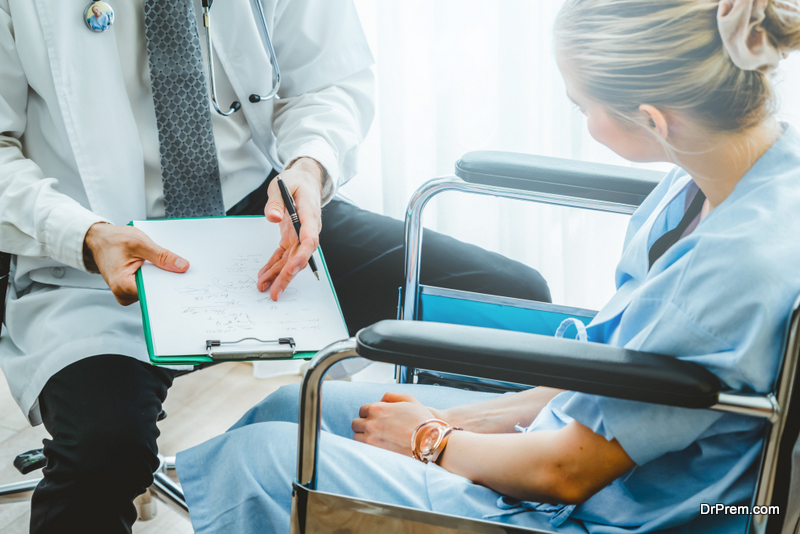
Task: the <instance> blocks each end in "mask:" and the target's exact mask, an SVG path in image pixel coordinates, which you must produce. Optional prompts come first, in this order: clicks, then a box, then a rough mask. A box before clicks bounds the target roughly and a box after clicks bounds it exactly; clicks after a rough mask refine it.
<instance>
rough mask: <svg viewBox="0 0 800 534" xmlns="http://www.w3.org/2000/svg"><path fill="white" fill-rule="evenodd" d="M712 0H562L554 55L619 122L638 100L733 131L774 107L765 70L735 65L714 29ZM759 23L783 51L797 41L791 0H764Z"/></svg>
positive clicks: (633, 112) (798, 23)
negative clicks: (747, 68) (762, 14)
mask: <svg viewBox="0 0 800 534" xmlns="http://www.w3.org/2000/svg"><path fill="white" fill-rule="evenodd" d="M718 7H719V0H714V1H709V0H567V1H566V3H565V4H564V6H563V8H562V9H561V12H560V13H559V15H558V19H557V21H556V27H555V38H556V47H557V50H558V53H559V57H560V60H561V61H562V63H563V64H565V65H566V66H567V68H568V69H569V73H570V80H571V81H572V82H573V83H574V84H576V85H577V87H578V89H579V90H580V91H581V92H582V93H583V94H584V95H586V96H587V97H588V98H591V99H592V100H594V101H596V102H599V103H600V104H602V105H603V106H604V107H605V108H606V109H607V111H608V112H609V113H611V114H613V115H615V116H617V117H618V118H619V119H621V120H622V121H623V122H635V123H641V121H642V120H644V119H642V118H641V116H640V114H639V113H638V108H639V105H640V104H651V105H653V106H655V107H656V108H658V109H660V110H661V111H662V112H667V113H669V112H674V113H678V114H680V115H681V116H683V117H686V118H687V119H688V120H690V121H692V122H693V123H695V124H697V125H698V126H700V127H701V128H703V129H705V130H707V131H710V132H738V131H742V130H745V129H748V128H750V127H752V126H756V125H758V124H760V123H761V122H762V121H764V120H765V119H767V118H768V117H770V116H772V115H773V114H774V113H775V108H776V104H775V94H774V90H773V85H772V81H771V78H770V77H769V76H768V75H765V74H763V73H761V72H758V71H746V70H742V69H740V68H739V67H737V66H736V65H734V64H733V62H732V61H731V59H730V56H729V55H728V53H727V51H726V50H725V47H724V45H723V43H722V39H721V37H720V34H719V30H718V29H717V9H718ZM762 27H763V28H764V30H765V31H766V32H767V34H768V38H769V40H770V42H771V43H772V44H774V45H775V46H776V47H778V48H779V50H780V51H781V52H783V53H784V54H788V53H789V52H791V51H793V50H797V49H800V8H798V4H797V0H770V3H769V6H768V7H767V9H766V19H765V21H764V23H763V24H762Z"/></svg>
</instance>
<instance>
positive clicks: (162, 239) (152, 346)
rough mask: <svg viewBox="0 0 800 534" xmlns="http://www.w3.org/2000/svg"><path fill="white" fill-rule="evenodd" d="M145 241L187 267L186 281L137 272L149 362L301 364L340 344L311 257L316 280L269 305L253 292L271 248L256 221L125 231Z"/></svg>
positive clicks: (267, 230) (335, 309) (271, 230)
mask: <svg viewBox="0 0 800 534" xmlns="http://www.w3.org/2000/svg"><path fill="white" fill-rule="evenodd" d="M129 224H130V225H131V226H134V227H137V228H140V229H141V230H142V231H144V232H145V233H146V234H147V235H148V236H150V237H151V238H152V239H153V241H155V242H156V243H158V244H159V245H160V246H163V247H165V248H167V249H169V250H171V251H173V252H175V253H176V254H178V255H180V256H181V257H183V258H186V259H187V260H189V263H190V267H189V270H188V271H187V272H186V273H183V274H181V273H168V272H166V271H162V270H161V269H158V268H157V267H155V266H154V265H152V264H150V263H149V262H148V263H145V264H144V265H143V266H142V267H141V268H140V269H139V270H138V271H137V272H136V285H137V289H138V293H139V304H140V307H141V312H142V323H143V325H144V337H145V341H146V344H147V351H148V354H149V356H150V361H151V362H152V363H154V364H156V365H187V364H188V365H200V364H202V363H207V362H221V361H264V360H287V359H308V358H311V357H313V356H314V354H316V353H317V351H319V350H320V349H322V348H324V347H325V346H327V345H328V344H330V343H333V342H335V341H339V340H342V339H346V338H348V337H349V335H348V330H347V326H346V324H345V321H344V316H343V314H342V311H341V307H340V306H339V301H338V298H337V297H336V292H335V290H334V287H333V284H332V282H331V280H330V275H329V273H328V266H327V264H326V263H325V258H324V256H323V255H322V251H321V250H317V252H315V256H317V264H318V266H319V267H318V268H319V275H320V280H319V281H317V280H316V278H315V277H314V275H313V274H312V273H311V271H310V269H308V268H306V269H304V270H302V271H301V272H300V273H299V274H298V275H297V276H296V277H295V279H294V280H293V281H292V283H291V284H290V286H289V287H288V288H287V289H286V291H285V292H284V294H283V295H282V296H281V298H279V300H278V301H277V302H274V301H272V300H271V298H270V297H269V292H265V293H261V292H259V291H258V289H257V288H256V287H255V286H256V277H257V273H258V270H259V269H260V268H261V267H262V266H263V265H265V264H266V262H267V261H268V260H269V258H270V257H271V256H272V253H273V251H274V250H275V245H276V243H278V242H279V240H280V230H279V227H278V225H276V224H272V223H269V222H268V221H267V220H266V218H265V217H262V216H243V217H200V218H191V219H161V220H151V221H132V222H131V223H129Z"/></svg>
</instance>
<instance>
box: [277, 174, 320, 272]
mask: <svg viewBox="0 0 800 534" xmlns="http://www.w3.org/2000/svg"><path fill="white" fill-rule="evenodd" d="M276 180H277V181H278V187H279V188H280V190H281V196H282V197H283V205H284V206H286V211H288V212H289V217H291V218H292V224H293V225H294V231H295V232H297V239H300V217H298V216H297V210H296V209H295V207H294V200H293V199H292V195H290V194H289V190H288V189H286V184H285V183H283V180H281V179H280V178H276ZM308 266H309V267H311V271H312V272H313V273H314V276H316V277H317V280H319V273H317V264H316V263H314V256H311V257H310V258H308Z"/></svg>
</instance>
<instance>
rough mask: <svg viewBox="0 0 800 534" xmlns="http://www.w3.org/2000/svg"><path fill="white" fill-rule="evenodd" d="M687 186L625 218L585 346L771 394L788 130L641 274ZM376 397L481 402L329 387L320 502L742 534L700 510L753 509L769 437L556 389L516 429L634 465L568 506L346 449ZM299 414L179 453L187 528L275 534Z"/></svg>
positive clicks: (798, 194) (265, 407) (729, 419)
mask: <svg viewBox="0 0 800 534" xmlns="http://www.w3.org/2000/svg"><path fill="white" fill-rule="evenodd" d="M693 187H694V186H693V181H692V180H691V178H690V177H689V176H688V175H687V173H686V172H684V171H682V170H681V169H675V170H673V171H672V172H670V173H669V174H668V175H667V176H666V177H665V178H664V180H663V181H662V182H661V183H660V184H659V185H658V186H657V187H656V188H655V190H654V191H653V192H652V193H651V194H650V196H648V198H647V199H646V200H645V201H644V203H643V204H642V205H641V207H640V208H639V210H638V211H637V212H636V213H635V214H634V216H633V217H632V219H631V222H630V226H629V230H628V234H627V236H626V241H625V247H624V251H623V255H622V259H621V260H620V263H619V266H618V269H617V274H616V284H617V288H618V291H617V292H616V294H615V295H614V297H613V298H612V299H611V300H610V301H609V303H608V304H607V305H606V306H605V307H604V308H603V309H602V310H601V311H600V312H599V313H598V315H597V317H596V318H595V319H594V321H593V322H592V323H591V324H590V325H589V328H588V333H589V336H590V340H591V341H593V342H599V343H607V344H610V345H616V346H622V347H627V348H630V349H635V350H641V351H647V352H655V353H662V354H671V355H674V356H676V357H678V358H681V359H686V360H690V361H694V362H698V363H700V364H702V365H704V366H705V367H707V368H709V369H710V370H711V371H713V372H714V373H715V374H716V375H717V376H718V377H719V378H720V379H721V380H722V381H723V382H724V384H725V385H726V386H727V387H729V388H731V389H733V390H737V391H747V392H759V393H764V392H767V391H769V390H770V389H771V388H772V385H773V382H774V380H775V376H776V374H777V370H778V368H779V361H780V358H781V349H782V341H783V334H784V331H785V329H786V326H787V323H788V318H789V315H790V312H791V309H792V305H793V303H794V301H795V298H796V297H797V296H798V294H799V293H800V269H798V267H797V266H798V265H800V243H798V240H797V236H798V235H800V136H798V133H797V132H796V131H795V130H794V129H792V128H787V130H786V132H785V133H784V135H783V136H782V137H781V138H780V139H779V140H778V141H777V142H776V143H775V144H774V145H773V146H772V147H771V148H770V150H769V151H768V152H767V153H766V154H765V155H764V156H763V157H762V158H761V159H760V160H759V161H758V162H757V163H756V164H755V165H754V166H753V167H752V169H751V170H750V171H749V172H748V173H747V174H746V175H745V176H744V177H743V178H742V180H741V181H740V182H739V184H738V185H737V187H736V188H735V190H734V191H733V193H732V194H731V195H730V196H729V197H728V198H727V199H726V200H725V201H724V202H723V203H721V204H720V205H719V206H718V207H717V208H716V209H714V210H713V211H712V212H711V213H710V214H709V215H708V216H707V217H706V218H705V219H704V220H703V221H701V222H700V224H699V225H698V226H697V228H696V229H695V230H694V232H692V233H691V234H689V235H688V236H686V237H684V238H683V239H681V240H680V241H678V242H677V243H676V244H675V245H673V246H672V247H671V248H670V249H669V250H667V251H666V253H665V254H664V255H663V256H662V257H661V258H660V259H658V260H657V261H656V262H655V264H654V265H653V267H652V269H648V265H649V260H648V250H649V247H650V246H651V245H652V244H653V243H654V242H655V241H656V240H657V239H658V238H659V237H660V236H661V235H663V234H664V233H665V232H667V231H668V230H670V229H672V228H674V227H676V226H677V225H678V222H679V221H680V220H681V218H682V217H683V214H684V209H685V206H686V196H687V193H688V192H689V191H690V190H691V189H692V188H693ZM334 386H335V387H334ZM380 387H384V388H386V389H390V390H396V391H402V392H408V393H414V394H416V395H417V396H418V397H419V398H420V400H421V401H422V402H423V403H425V404H427V405H430V406H434V407H438V408H444V407H447V406H448V405H454V404H463V403H466V402H475V401H479V400H482V399H483V398H485V396H486V395H487V394H480V393H475V392H463V391H458V390H449V389H448V388H431V387H426V386H413V385H412V386H404V387H398V386H397V385H377V384H376V385H371V384H340V385H339V384H326V388H327V389H326V390H325V391H326V393H324V394H323V397H324V398H325V399H326V401H325V402H326V404H325V406H326V409H325V410H323V429H324V430H326V432H324V433H323V443H322V445H321V447H320V451H321V452H320V454H321V458H320V462H321V465H320V472H321V474H320V489H321V490H323V491H340V492H343V493H345V494H348V495H354V496H360V497H364V498H373V499H376V500H380V501H386V502H393V503H397V504H401V505H404V506H414V507H424V508H428V509H433V510H436V511H441V512H445V513H451V514H457V515H468V516H472V517H483V518H486V519H492V520H496V521H502V522H507V523H512V524H516V525H521V526H531V527H538V528H543V529H546V530H554V531H558V532H564V533H565V534H573V533H585V532H589V533H593V534H594V533H597V534H605V533H613V534H623V533H624V534H637V533H644V532H654V531H666V532H672V533H678V532H688V533H699V532H703V533H720V534H723V533H724V534H731V533H734V532H744V528H745V525H746V523H747V521H748V517H747V516H732V515H731V516H720V515H714V516H710V515H705V516H701V514H700V504H701V503H707V504H716V503H722V504H725V505H742V504H749V501H750V497H751V495H752V491H753V487H754V483H755V469H756V466H757V464H758V459H759V455H760V452H761V447H762V435H763V430H764V427H765V425H764V423H763V422H762V421H761V420H759V419H755V418H749V417H744V416H738V415H733V414H727V413H722V412H713V411H708V410H689V409H682V408H673V407H663V406H655V405H648V404H641V403H633V402H629V401H622V400H616V399H609V398H604V397H597V396H593V395H586V394H582V393H574V392H565V393H562V394H560V395H558V396H556V397H555V398H554V399H552V400H551V401H550V403H549V404H548V405H547V406H546V407H545V409H543V410H542V412H541V413H540V414H539V416H538V417H537V418H536V420H535V421H534V422H533V423H532V425H531V426H530V427H529V428H528V429H526V431H537V430H557V429H560V428H563V427H564V426H566V425H567V424H568V423H569V422H571V421H572V420H577V421H579V422H580V423H582V424H584V425H586V426H588V427H590V428H592V429H593V430H594V431H595V432H597V433H599V434H602V435H603V436H605V437H606V438H608V439H613V438H616V439H617V440H618V442H619V443H620V445H621V446H622V447H623V449H624V450H625V451H626V452H627V453H628V455H629V456H630V457H631V458H632V459H633V460H634V462H635V463H636V467H634V468H633V469H632V470H631V471H629V472H628V473H626V474H625V475H624V476H622V477H620V478H619V479H617V480H615V481H614V482H613V483H612V484H610V485H609V486H607V487H605V488H604V489H602V490H601V491H600V492H598V493H597V494H595V495H594V496H592V497H591V498H590V499H589V500H587V501H586V502H585V503H583V504H581V505H579V506H564V505H558V504H542V503H528V502H519V501H515V500H513V499H509V498H507V497H503V496H501V495H498V494H497V493H495V492H493V491H491V490H489V489H488V488H483V487H480V486H477V485H475V484H472V483H471V482H469V481H468V480H466V479H464V478H462V477H459V476H457V475H453V474H452V473H449V472H447V471H445V470H444V469H442V468H440V467H438V466H436V465H431V464H429V465H423V464H421V463H420V462H417V461H415V460H412V459H410V458H407V457H403V456H400V455H396V454H393V453H390V452H387V451H383V450H382V449H376V448H374V447H370V446H367V445H363V444H360V443H356V442H353V441H351V440H349V439H347V438H349V437H350V436H352V433H351V432H350V430H349V423H350V421H351V420H352V418H353V417H355V414H356V413H357V410H358V406H360V405H361V404H363V403H365V402H374V401H376V400H378V399H379V398H380V394H379V393H378V391H377V389H376V388H380ZM327 392H330V393H331V394H330V395H329V394H328V393H327ZM482 395H483V396H484V397H481V396H482ZM328 410H329V411H328ZM296 411H297V390H296V389H294V390H283V391H279V392H278V393H276V394H273V395H272V396H270V397H268V398H267V399H266V400H265V401H264V402H262V403H261V404H260V405H258V406H256V407H255V408H253V409H252V410H251V411H250V412H248V414H246V415H245V416H244V417H243V418H242V420H241V421H240V422H239V423H237V425H236V426H235V427H234V428H233V429H231V431H229V432H228V433H226V434H224V435H222V436H218V437H217V438H214V439H212V440H210V441H208V442H206V443H204V444H202V445H199V446H197V447H195V448H193V449H190V450H188V451H185V452H183V453H180V454H179V455H178V472H179V475H180V478H181V481H182V482H183V483H184V488H185V490H186V495H187V500H188V502H189V505H190V508H191V512H192V522H193V525H194V527H195V529H196V530H197V531H198V532H218V531H225V530H226V529H227V530H228V531H232V530H230V529H237V531H241V532H251V531H252V532H282V531H284V530H286V528H287V527H288V507H289V495H290V493H291V488H290V481H291V478H292V473H293V469H294V468H293V465H294V459H295V458H296V456H294V452H293V451H294V439H295V437H296V426H295V425H291V424H289V423H284V422H281V421H293V420H296ZM326 414H327V415H326ZM269 421H271V422H269ZM255 450H258V453H255V454H253V451H255ZM287 464H291V465H287ZM355 473H358V475H356V474H355ZM222 486H225V488H224V489H222V490H220V488H221V487H222ZM220 529H221V530H220Z"/></svg>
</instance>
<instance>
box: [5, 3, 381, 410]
mask: <svg viewBox="0 0 800 534" xmlns="http://www.w3.org/2000/svg"><path fill="white" fill-rule="evenodd" d="M85 4H86V1H85V0H60V1H59V2H50V1H49V0H0V250H2V251H4V252H11V253H13V254H15V255H17V261H16V265H15V274H14V278H13V281H12V284H11V287H10V288H9V302H8V309H7V315H8V317H7V323H8V328H7V329H5V328H4V330H3V336H2V338H1V339H0V366H2V369H3V372H4V374H5V376H6V379H7V380H8V382H9V386H10V389H11V391H12V394H13V395H14V397H15V399H16V400H17V402H18V403H19V405H20V407H21V408H22V410H23V412H24V413H26V414H28V416H29V418H30V420H31V422H32V423H34V424H36V423H38V422H39V415H38V404H37V400H36V399H37V397H38V394H39V392H40V391H41V388H42V387H43V386H44V384H45V383H46V381H47V379H48V378H49V377H50V376H52V375H53V374H54V373H56V372H57V371H59V370H60V369H62V368H63V367H65V366H66V365H69V364H70V363H73V362H75V361H77V360H79V359H81V358H84V357H87V356H90V355H93V354H105V353H117V354H125V355H128V356H132V357H135V358H138V359H141V360H146V359H147V355H146V352H145V351H143V350H142V349H143V348H144V345H143V344H142V339H141V338H142V332H141V318H140V316H139V313H140V312H139V310H138V307H137V306H132V307H128V308H123V307H122V306H119V305H117V304H116V303H115V301H114V299H113V295H111V293H110V291H108V289H107V287H106V286H105V284H104V282H103V280H102V278H101V277H100V276H99V275H92V274H89V273H87V272H86V271H85V268H84V265H83V259H82V245H83V237H84V236H85V233H86V231H87V230H88V228H89V227H90V226H91V225H92V224H94V223H96V222H98V221H109V222H112V223H114V224H126V223H127V222H129V221H131V220H136V219H144V218H146V213H145V183H144V182H145V181H144V174H143V172H144V171H143V163H142V150H141V144H140V139H139V136H138V133H137V128H136V124H135V120H134V117H133V113H132V111H131V103H130V101H129V100H128V95H127V93H126V90H125V84H124V80H123V77H122V73H121V68H120V56H119V53H118V50H117V49H116V44H115V42H114V41H106V44H104V45H103V46H98V45H97V43H98V41H97V40H96V39H95V38H96V37H97V34H96V33H94V32H92V31H89V30H88V29H87V28H86V26H85V24H84V21H83V20H82V18H81V16H80V15H81V14H82V13H83V9H84V8H85ZM263 7H264V11H265V14H266V17H267V23H268V27H269V28H270V32H271V34H272V38H273V42H274V45H275V50H276V53H277V56H278V62H279V65H280V68H281V74H282V76H283V83H282V85H281V91H280V93H279V94H280V96H281V99H280V100H278V101H276V102H275V104H274V105H273V104H272V103H270V102H264V103H258V104H253V103H250V102H249V100H248V97H249V95H250V94H252V93H259V94H264V93H266V92H267V91H268V90H269V88H270V87H271V86H272V80H271V77H272V76H271V75H272V72H271V69H270V67H269V59H268V54H267V53H266V51H265V49H264V45H263V40H262V38H261V36H260V33H259V31H260V30H259V26H258V25H257V23H256V19H255V16H256V15H255V13H254V12H253V6H252V4H251V2H250V1H249V0H218V1H217V2H216V3H215V4H214V8H213V10H212V13H213V26H212V39H213V41H214V45H215V52H216V54H217V56H218V58H219V61H220V63H221V64H222V67H223V69H224V73H225V75H227V77H228V79H229V80H230V83H231V85H232V87H233V88H234V91H235V92H236V94H237V96H238V99H239V101H240V102H241V104H242V110H241V111H240V113H244V115H245V116H246V118H247V122H248V125H249V127H250V129H251V132H252V136H253V140H254V142H255V143H256V145H257V146H258V147H259V149H261V150H262V152H263V153H264V154H265V155H266V156H267V159H268V160H269V161H272V162H274V166H275V167H276V168H278V169H280V167H281V161H283V162H286V161H290V160H291V159H294V158H296V157H300V156H311V157H313V158H315V159H317V160H318V161H319V162H320V163H322V164H323V165H324V166H325V168H326V170H327V171H328V174H329V175H330V180H329V182H328V183H327V184H326V186H325V191H324V197H325V200H327V199H329V198H330V197H331V196H332V195H333V193H334V192H335V190H336V188H337V187H338V186H339V185H341V184H342V183H344V182H345V181H346V180H347V179H349V178H351V177H352V175H353V174H354V173H355V162H356V158H357V147H358V144H359V142H360V141H361V139H362V138H363V136H364V135H365V133H366V129H367V128H368V127H369V124H370V122H371V120H372V114H373V104H372V99H371V88H372V87H371V84H372V77H371V73H370V72H369V66H370V65H371V64H372V62H373V60H372V56H371V54H370V51H369V48H368V46H367V44H366V41H365V39H364V35H363V32H362V30H361V27H360V24H359V20H358V16H357V13H356V12H355V8H354V6H353V4H352V0H263ZM110 31H113V28H112V29H111V30H110ZM109 43H110V44H109ZM354 79H357V80H359V81H358V83H349V82H348V80H349V81H351V82H352V80H354ZM365 80H366V82H367V83H364V81H365ZM227 104H228V103H221V105H227ZM97 110H103V119H102V120H97ZM321 110H322V111H321ZM226 200H227V199H226ZM236 200H238V199H236ZM226 207H228V208H230V207H231V206H230V205H229V206H226Z"/></svg>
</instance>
